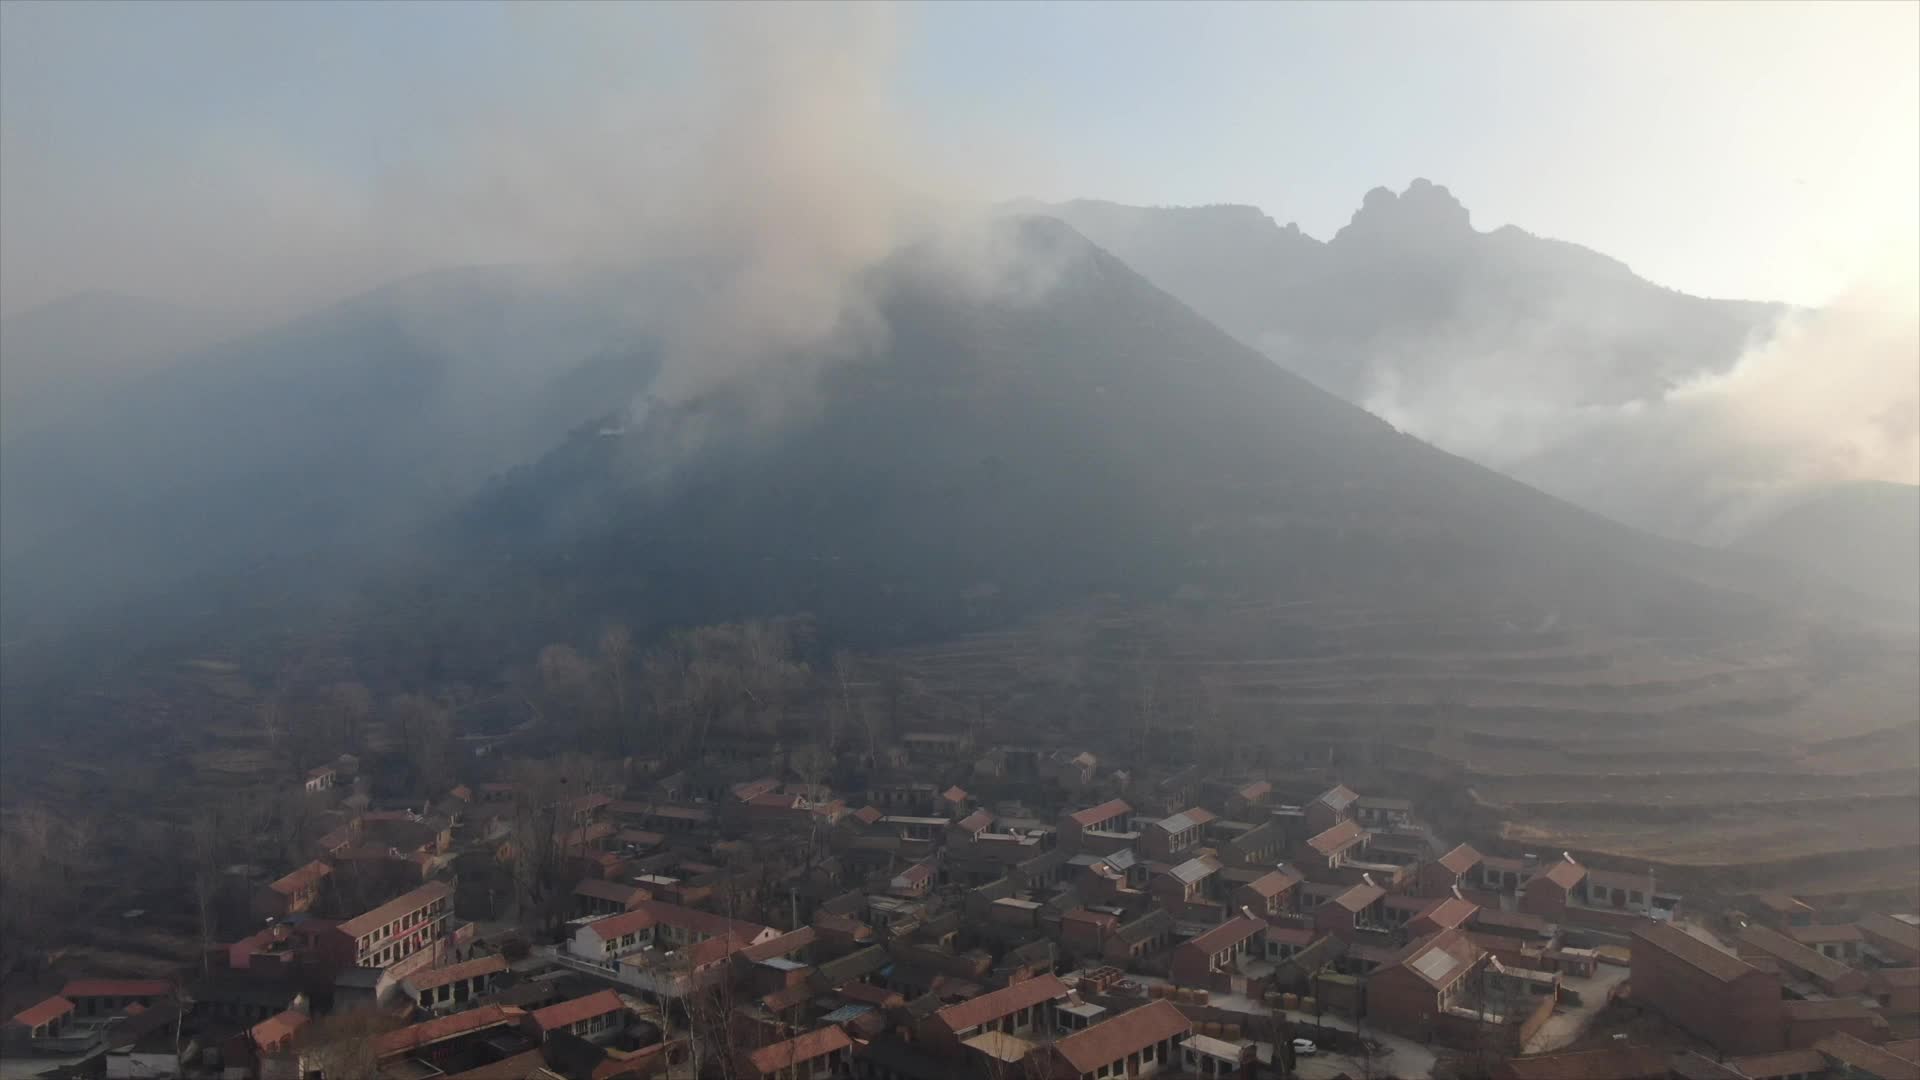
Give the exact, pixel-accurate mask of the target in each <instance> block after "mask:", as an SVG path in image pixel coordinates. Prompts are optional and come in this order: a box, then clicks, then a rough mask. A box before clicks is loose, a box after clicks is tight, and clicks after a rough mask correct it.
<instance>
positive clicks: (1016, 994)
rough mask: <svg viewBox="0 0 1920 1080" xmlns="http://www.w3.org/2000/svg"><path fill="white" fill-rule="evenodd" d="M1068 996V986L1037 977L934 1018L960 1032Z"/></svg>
mask: <svg viewBox="0 0 1920 1080" xmlns="http://www.w3.org/2000/svg"><path fill="white" fill-rule="evenodd" d="M1066 996H1067V984H1066V983H1063V982H1061V981H1060V980H1059V979H1057V978H1055V977H1054V976H1052V975H1040V976H1036V977H1034V978H1031V979H1025V980H1022V981H1020V982H1017V983H1014V984H1013V985H1012V986H1009V987H1006V988H1005V989H1002V990H995V991H994V992H993V993H991V994H981V995H980V996H979V997H977V998H972V999H970V1000H967V1001H962V1002H960V1003H959V1004H958V1005H949V1006H947V1007H946V1008H944V1009H941V1010H939V1011H937V1012H935V1013H934V1014H933V1015H934V1016H935V1017H936V1018H938V1019H939V1021H940V1023H941V1024H942V1025H944V1026H945V1027H946V1029H947V1030H948V1031H953V1032H960V1031H966V1030H968V1029H969V1028H977V1027H979V1026H980V1025H981V1024H984V1023H986V1022H987V1021H989V1020H997V1019H999V1018H1000V1017H1002V1016H1006V1015H1008V1014H1010V1013H1016V1012H1019V1011H1020V1010H1021V1009H1024V1008H1027V1007H1028V1006H1031V1005H1038V1004H1040V1003H1041V1002H1043V1001H1052V1000H1053V999H1055V998H1062V997H1066Z"/></svg>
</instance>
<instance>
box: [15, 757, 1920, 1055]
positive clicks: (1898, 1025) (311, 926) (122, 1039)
mask: <svg viewBox="0 0 1920 1080" xmlns="http://www.w3.org/2000/svg"><path fill="white" fill-rule="evenodd" d="M982 734H983V733H982V732H979V731H963V732H955V731H904V732H901V733H898V734H897V735H893V736H890V737H889V738H888V739H886V740H885V741H883V742H874V743H873V744H871V745H869V746H867V747H864V748H860V749H859V750H858V751H857V752H852V754H851V756H852V757H853V758H857V760H836V761H834V762H826V761H822V760H821V755H820V754H819V753H818V752H817V751H814V752H807V750H804V749H803V750H799V751H796V750H788V749H782V748H781V747H780V745H779V744H778V742H777V740H760V741H756V740H753V739H739V740H735V741H734V743H732V744H729V745H727V746H726V747H724V748H723V749H722V750H721V751H720V752H714V750H713V749H712V748H711V747H709V748H708V749H707V751H706V752H705V753H703V754H701V755H699V756H697V757H694V756H689V757H688V758H687V759H686V760H676V759H674V758H670V757H665V756H661V757H635V758H627V759H624V760H621V761H619V762H616V763H601V764H602V765H604V766H605V767H604V768H596V769H594V770H588V771H578V770H576V771H575V772H574V773H573V774H571V775H565V774H563V773H564V770H550V771H548V772H547V773H544V774H541V775H542V777H543V779H542V780H540V781H539V782H537V783H536V782H533V781H527V780H519V781H516V780H515V779H512V778H511V777H513V776H514V775H516V774H515V770H513V769H510V768H507V767H506V763H504V762H503V761H502V760H500V757H501V755H500V754H499V753H497V752H496V753H493V754H487V753H484V752H476V753H473V754H470V755H468V756H467V758H466V759H465V760H463V761H461V762H459V763H458V764H457V765H456V776H455V777H454V779H456V780H457V781H458V782H457V783H454V784H453V785H452V786H451V787H450V788H449V789H448V790H446V791H445V792H444V793H443V794H441V795H440V797H438V798H434V799H432V800H427V801H424V804H423V802H422V801H419V800H413V801H410V802H407V803H401V802H399V801H397V800H394V799H389V798H386V797H385V796H384V795H383V793H381V792H380V791H379V790H378V788H377V786H376V785H375V784H373V783H372V782H371V780H370V778H369V776H368V775H366V773H365V772H364V771H363V770H362V768H361V762H360V761H359V760H358V759H357V758H355V757H354V756H353V755H350V754H348V755H341V756H340V757H339V759H338V760H336V761H334V762H333V763H331V764H328V765H324V766H321V767H317V768H314V769H312V770H311V771H310V772H309V773H308V774H307V775H306V777H305V779H304V781H302V782H301V784H300V789H299V792H298V794H299V796H300V797H302V798H304V799H306V800H308V801H309V802H310V803H311V804H312V805H313V806H314V807H315V808H316V813H317V814H318V820H319V821H320V822H321V823H322V824H324V826H325V831H324V832H320V833H319V834H318V836H317V839H315V840H314V842H313V844H312V849H311V851H310V853H309V854H310V858H309V859H308V860H307V861H305V862H303V863H301V864H299V865H290V866H284V867H280V868H277V869H276V870H275V872H274V874H275V876H272V877H271V878H270V879H267V880H261V881H258V882H256V883H253V884H251V885H250V886H249V887H248V895H247V896H246V897H245V900H244V902H245V906H246V909H247V918H248V919H249V920H251V924H252V927H253V929H252V931H251V932H250V933H245V934H242V935H238V936H233V935H228V936H227V937H226V938H223V940H222V941H220V942H219V943H217V945H216V946H215V947H213V948H211V949H209V950H208V951H207V955H206V956H205V957H203V962H202V963H201V964H200V965H199V966H198V967H196V968H195V969H193V970H191V971H182V972H180V973H179V974H178V976H177V977H174V978H166V979H152V978H146V979H127V978H120V977H116V973H114V972H98V973H93V974H88V975H85V976H84V977H73V978H69V979H67V980H65V982H64V984H63V985H61V986H60V987H59V989H58V990H57V992H51V991H52V990H53V988H52V987H48V990H49V991H50V992H49V993H48V994H47V996H45V997H44V999H43V1000H39V1001H37V1003H34V1004H31V1005H29V1006H27V1007H25V1008H22V1009H20V1010H19V1011H17V1012H15V1013H14V1014H13V1015H12V1016H11V1018H10V1019H9V1020H8V1022H7V1025H6V1028H7V1030H6V1036H7V1038H6V1043H5V1050H4V1058H3V1059H0V1076H6V1077H27V1076H105V1077H115V1078H118V1077H208V1078H211V1077H220V1078H224V1080H250V1078H256V1077H257V1078H260V1080H309V1078H316V1077H317V1078H323V1080H356V1078H362V1077H366V1078H373V1077H379V1078H386V1080H425V1078H430V1077H448V1078H455V1077H457V1078H462V1080H483V1078H484V1080H522V1078H536V1077H537V1078H548V1080H551V1078H566V1080H589V1078H592V1080H601V1078H611V1077H647V1076H659V1077H672V1078H687V1080H693V1078H699V1077H727V1078H737V1080H775V1078H778V1080H828V1078H838V1077H848V1078H859V1080H963V1078H981V1080H991V1078H1012V1077H1028V1078H1034V1080H1106V1078H1109V1077H1151V1076H1165V1077H1194V1078H1212V1077H1240V1078H1245V1080H1254V1078H1264V1077H1272V1078H1276V1080H1278V1078H1282V1077H1300V1078H1306V1080H1330V1078H1333V1077H1341V1076H1345V1077H1352V1078H1355V1080H1361V1078H1375V1077H1406V1078H1417V1077H1429V1076H1433V1077H1463V1078H1464V1077H1497V1078H1507V1080H1582V1078H1593V1080H1637V1078H1644V1080H1660V1078H1668V1077H1678V1078H1685V1080H1707V1078H1721V1080H1820V1078H1826V1080H1841V1078H1848V1080H1852V1078H1867V1077H1871V1078H1879V1080H1908V1078H1913V1077H1916V1076H1920V919H1916V918H1915V916H1914V915H1912V914H1910V913H1904V912H1883V911H1878V910H1871V909H1866V908H1862V907H1859V906H1856V905H1847V904H1827V905H1824V906H1820V907H1815V906H1812V905H1810V904H1808V903H1803V902H1801V901H1800V900H1797V899H1795V898H1794V897H1791V896H1784V895H1774V894H1766V895H1757V896H1750V897H1746V898H1743V899H1742V900H1741V901H1740V903H1739V904H1738V906H1737V907H1734V908H1729V909H1727V910H1694V909H1693V908H1692V907H1690V906H1689V902H1688V898H1687V897H1685V896H1683V895H1680V894H1678V893H1677V892H1675V891H1673V890H1671V889H1670V888H1668V887H1666V886H1665V885H1664V884H1663V882H1662V881H1661V879H1660V877H1659V876H1658V875H1657V874H1656V873H1655V872H1653V871H1652V870H1651V869H1649V868H1645V867H1641V868H1638V869H1631V868H1620V867H1613V868H1608V867H1603V866H1599V865H1586V864H1583V863H1582V862H1581V861H1579V860H1578V859H1576V858H1575V857H1574V856H1573V855H1572V854H1570V853H1565V852H1559V851H1506V852H1504V853H1495V852H1493V851H1491V850H1488V851H1482V850H1478V849H1477V848H1476V847H1474V846H1472V845H1471V844H1469V843H1465V842H1460V841H1459V840H1458V839H1457V838H1449V837H1445V836H1442V835H1439V833H1438V832H1437V831H1436V830H1435V829H1434V828H1433V827H1432V826H1431V825H1429V824H1428V823H1427V822H1426V821H1425V820H1423V817H1422V812H1421V807H1420V806H1419V805H1416V803H1415V802H1414V801H1412V800H1410V799H1407V798H1404V797H1401V796H1400V795H1399V794H1398V793H1396V792H1395V791H1391V790H1371V789H1358V788H1356V787H1349V786H1347V785H1346V784H1345V783H1342V782H1340V780H1339V778H1338V777H1329V776H1326V775H1324V770H1314V769H1306V768H1300V769H1293V768H1287V769H1282V768H1277V767H1276V768H1272V769H1257V768H1254V767H1252V766H1251V765H1249V766H1248V767H1247V769H1246V770H1245V771H1244V772H1242V773H1239V774H1235V775H1220V774H1219V771H1218V770H1204V769H1202V768H1200V767H1198V766H1196V765H1193V764H1185V765H1182V764H1178V763H1177V762H1176V761H1171V760H1170V761H1167V763H1165V764H1157V763H1156V761H1155V760H1151V759H1149V760H1138V758H1143V757H1147V758H1158V757H1160V756H1161V755H1151V756H1149V755H1138V754H1136V755H1133V757H1134V758H1136V759H1135V760H1128V759H1125V758H1122V759H1121V760H1109V759H1108V758H1107V757H1105V756H1103V751H1102V749H1100V748H1089V749H1082V748H1078V747H1074V746H1057V745H1056V746H1028V745H1019V744H1015V743H1010V742H1005V741H999V740H998V739H989V738H982V737H981V736H982ZM995 734H999V735H1001V736H1005V735H1006V734H1009V733H1007V732H998V733H995ZM1165 757H1167V758H1174V757H1177V755H1174V754H1168V755H1165ZM520 775H522V776H525V775H528V774H527V773H526V772H525V771H524V770H523V771H522V772H521V773H520ZM827 775H832V776H834V777H836V778H841V777H847V776H854V777H858V778H860V781H859V782H858V783H857V785H854V784H848V785H844V786H845V787H846V789H845V790H833V789H832V788H831V787H830V785H829V784H828V783H827V782H826V780H825V779H824V778H825V777H826V776H827ZM1486 846H1491V845H1486ZM501 868H504V869H501ZM533 898H538V899H537V900H535V899H533ZM1623 1018H1624V1020H1625V1021H1626V1022H1623Z"/></svg>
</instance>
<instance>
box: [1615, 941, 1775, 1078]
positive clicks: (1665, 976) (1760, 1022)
mask: <svg viewBox="0 0 1920 1080" xmlns="http://www.w3.org/2000/svg"><path fill="white" fill-rule="evenodd" d="M1632 957H1633V976H1632V986H1633V1001H1634V1003H1635V1004H1636V1005H1638V1006H1640V1007H1642V1008H1646V1009H1651V1010H1653V1011H1654V1012H1657V1013H1659V1014H1661V1015H1662V1016H1665V1017H1666V1018H1667V1019H1668V1020H1670V1021H1672V1022H1673V1023H1674V1024H1676V1025H1678V1026H1679V1027H1681V1028H1683V1029H1685V1030H1686V1031H1688V1032H1690V1033H1691V1034H1693V1035H1695V1036H1697V1037H1699V1038H1701V1039H1704V1040H1706V1041H1707V1042H1708V1043H1710V1044H1712V1045H1713V1047H1714V1048H1715V1049H1717V1050H1719V1051H1720V1052H1721V1053H1723V1054H1736V1055H1739V1054H1767V1053H1772V1052H1773V1051H1775V1050H1781V1049H1785V1047H1786V1039H1785V1027H1786V1016H1785V1012H1784V1009H1783V1007H1782V1002H1781V998H1780V982H1779V980H1778V979H1776V978H1774V977H1773V976H1771V975H1768V974H1766V973H1765V972H1759V971H1756V972H1754V973H1752V974H1750V975H1744V976H1741V977H1740V978H1738V979H1735V980H1734V981H1733V982H1731V983H1727V982H1722V981H1720V980H1718V979H1715V978H1713V977H1712V976H1710V975H1708V974H1706V973H1705V972H1703V971H1700V970H1699V969H1698V968H1695V967H1693V966H1692V965H1690V964H1687V963H1686V962H1684V961H1682V960H1681V959H1680V958H1679V957H1676V956H1674V955H1672V954H1671V953H1668V952H1666V951H1665V950H1663V949H1660V948H1656V947H1655V946H1653V945H1652V944H1649V943H1648V942H1647V941H1646V940H1645V939H1643V938H1638V937H1636V938H1634V939H1633V946H1632Z"/></svg>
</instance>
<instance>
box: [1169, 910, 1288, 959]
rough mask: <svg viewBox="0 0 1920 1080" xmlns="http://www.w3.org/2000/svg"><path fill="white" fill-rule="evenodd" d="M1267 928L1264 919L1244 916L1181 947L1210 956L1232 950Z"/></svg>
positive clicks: (1225, 923) (1227, 922) (1233, 919)
mask: <svg viewBox="0 0 1920 1080" xmlns="http://www.w3.org/2000/svg"><path fill="white" fill-rule="evenodd" d="M1266 928H1267V922H1266V920H1265V919H1249V918H1247V917H1246V916H1245V915H1241V916H1238V917H1236V918H1232V919H1228V920H1227V921H1226V922H1223V923H1221V924H1220V925H1219V926H1216V927H1214V928H1213V929H1211V930H1209V931H1207V932H1206V933H1204V934H1201V935H1200V936H1199V937H1196V938H1194V939H1193V940H1191V941H1189V942H1187V943H1186V944H1185V945H1182V946H1181V948H1184V949H1197V950H1199V951H1200V952H1201V953H1202V954H1204V955H1207V956H1212V955H1213V954H1214V953H1217V952H1219V951H1220V950H1221V949H1228V948H1232V947H1233V946H1235V945H1238V944H1240V943H1241V942H1243V941H1245V940H1247V939H1248V938H1250V937H1252V936H1254V935H1255V934H1258V933H1259V932H1260V931H1262V930H1265V929H1266Z"/></svg>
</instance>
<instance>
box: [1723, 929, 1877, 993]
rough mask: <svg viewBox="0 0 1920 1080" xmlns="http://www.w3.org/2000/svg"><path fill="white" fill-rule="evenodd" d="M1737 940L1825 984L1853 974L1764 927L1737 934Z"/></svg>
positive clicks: (1823, 954) (1830, 960)
mask: <svg viewBox="0 0 1920 1080" xmlns="http://www.w3.org/2000/svg"><path fill="white" fill-rule="evenodd" d="M1740 940H1741V942H1743V943H1744V944H1746V945H1747V946H1748V947H1749V949H1751V950H1757V951H1759V952H1761V953H1764V954H1766V955H1768V956H1771V957H1773V958H1774V959H1775V960H1778V961H1780V962H1781V963H1783V964H1788V965H1791V966H1793V967H1796V968H1799V969H1800V970H1801V971H1804V972H1806V973H1807V974H1809V975H1812V976H1813V977H1814V978H1816V979H1821V980H1824V981H1826V982H1834V981H1836V980H1840V979H1845V978H1846V977H1847V976H1849V975H1852V974H1854V970H1853V969H1852V968H1850V967H1848V966H1847V965H1845V964H1843V963H1841V962H1840V961H1838V960H1835V959H1833V958H1832V957H1829V956H1827V955H1826V954H1825V953H1823V952H1820V951H1819V950H1817V949H1810V948H1808V947H1807V946H1805V945H1802V944H1800V943H1799V942H1797V941H1795V940H1793V939H1792V938H1790V937H1788V936H1786V935H1785V934H1782V933H1780V932H1779V931H1777V930H1769V929H1767V928H1766V927H1764V926H1749V927H1747V928H1746V929H1744V930H1742V931H1740Z"/></svg>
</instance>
